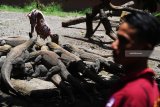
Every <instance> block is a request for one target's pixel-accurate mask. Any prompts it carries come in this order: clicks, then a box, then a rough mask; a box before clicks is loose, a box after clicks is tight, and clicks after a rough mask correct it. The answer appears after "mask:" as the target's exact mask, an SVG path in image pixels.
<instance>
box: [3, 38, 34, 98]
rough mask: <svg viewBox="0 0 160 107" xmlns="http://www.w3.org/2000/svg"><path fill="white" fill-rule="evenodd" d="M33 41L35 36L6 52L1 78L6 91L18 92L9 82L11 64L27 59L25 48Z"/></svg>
mask: <svg viewBox="0 0 160 107" xmlns="http://www.w3.org/2000/svg"><path fill="white" fill-rule="evenodd" d="M35 41H36V38H34V37H33V38H31V39H30V40H28V41H26V42H25V43H23V44H21V45H18V46H16V47H14V48H12V49H11V51H10V52H9V53H8V55H7V58H6V60H5V61H4V64H3V65H2V68H1V80H2V82H3V83H4V85H5V86H6V88H7V89H8V91H11V92H12V93H14V94H16V95H20V94H19V93H18V92H17V91H16V90H15V89H14V87H13V85H12V84H11V82H10V78H11V73H12V68H13V65H14V64H16V63H18V62H20V61H22V62H25V61H26V60H27V58H28V57H29V54H28V51H27V50H28V49H29V48H30V47H31V46H32V45H33V44H34V42H35Z"/></svg>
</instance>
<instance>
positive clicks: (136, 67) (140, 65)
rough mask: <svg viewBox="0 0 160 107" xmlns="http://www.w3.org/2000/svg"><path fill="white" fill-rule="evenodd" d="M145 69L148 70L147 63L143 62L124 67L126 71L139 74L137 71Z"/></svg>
mask: <svg viewBox="0 0 160 107" xmlns="http://www.w3.org/2000/svg"><path fill="white" fill-rule="evenodd" d="M145 68H148V66H147V61H141V62H137V63H133V64H130V65H126V66H124V69H125V70H126V71H127V72H137V71H141V70H143V69H145Z"/></svg>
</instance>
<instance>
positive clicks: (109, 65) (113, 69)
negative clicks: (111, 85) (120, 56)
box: [63, 44, 125, 76]
mask: <svg viewBox="0 0 160 107" xmlns="http://www.w3.org/2000/svg"><path fill="white" fill-rule="evenodd" d="M63 48H64V49H66V50H68V51H69V52H71V53H73V54H78V55H79V57H80V58H82V59H83V60H84V61H91V62H96V64H98V63H99V64H100V66H99V68H98V69H101V68H103V67H104V69H105V70H107V71H108V72H110V73H113V74H115V75H117V76H122V75H123V74H124V73H125V70H123V69H122V67H121V66H120V65H118V64H116V63H113V62H111V61H107V60H106V59H105V58H104V57H102V56H100V55H96V54H93V53H88V52H85V51H83V50H80V49H79V48H77V47H75V46H73V45H70V44H65V45H63Z"/></svg>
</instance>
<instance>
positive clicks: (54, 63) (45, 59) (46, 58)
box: [30, 50, 91, 100]
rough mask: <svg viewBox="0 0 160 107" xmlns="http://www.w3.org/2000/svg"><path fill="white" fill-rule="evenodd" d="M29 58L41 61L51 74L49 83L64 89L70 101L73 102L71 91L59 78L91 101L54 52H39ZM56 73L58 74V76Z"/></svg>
mask: <svg viewBox="0 0 160 107" xmlns="http://www.w3.org/2000/svg"><path fill="white" fill-rule="evenodd" d="M37 56H38V57H39V58H38V57H37ZM30 57H31V58H34V57H37V59H41V62H42V64H44V66H46V67H47V68H48V69H50V72H51V74H52V77H51V81H52V82H53V83H54V84H55V85H57V86H58V87H60V88H62V89H64V90H65V91H66V92H67V93H68V94H69V95H70V96H71V97H72V100H74V98H73V94H72V92H71V90H70V89H68V88H67V86H66V85H65V83H64V82H63V81H62V80H61V77H62V78H63V79H65V80H66V81H68V82H69V83H70V84H71V85H72V86H74V87H75V88H77V89H78V90H79V91H81V92H82V93H83V94H85V96H86V97H87V98H88V99H89V100H91V98H90V96H89V95H88V93H87V92H86V91H85V89H84V88H83V87H82V86H81V84H80V81H78V80H77V79H76V78H74V77H73V76H72V75H71V74H70V73H69V72H68V70H67V69H66V66H65V65H64V64H63V63H62V61H61V60H60V59H59V58H60V57H59V56H58V55H57V54H56V53H55V52H53V51H47V50H45V51H43V50H41V51H37V52H32V53H30ZM36 62H37V61H36ZM56 67H57V68H56ZM59 68H60V70H59ZM57 73H58V74H60V76H59V75H58V74H57ZM54 74H55V75H54Z"/></svg>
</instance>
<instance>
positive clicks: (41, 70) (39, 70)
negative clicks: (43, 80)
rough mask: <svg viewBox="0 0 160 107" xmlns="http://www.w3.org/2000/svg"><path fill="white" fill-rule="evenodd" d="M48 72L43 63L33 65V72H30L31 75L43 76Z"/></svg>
mask: <svg viewBox="0 0 160 107" xmlns="http://www.w3.org/2000/svg"><path fill="white" fill-rule="evenodd" d="M47 72H48V69H47V68H46V67H45V66H44V65H41V64H40V65H35V72H34V73H33V74H32V77H34V78H36V77H44V76H45V75H46V74H47Z"/></svg>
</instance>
